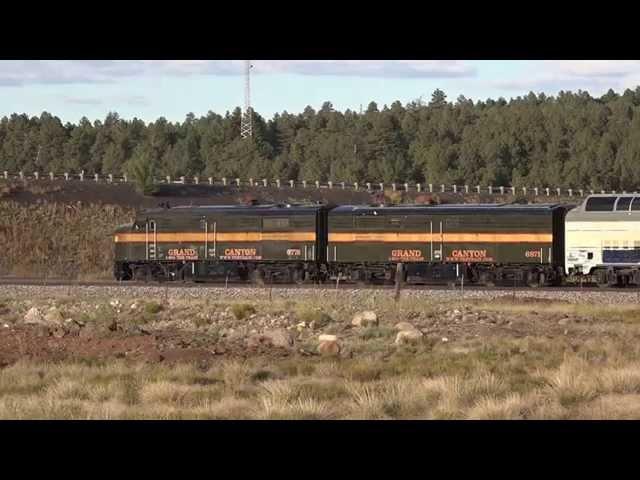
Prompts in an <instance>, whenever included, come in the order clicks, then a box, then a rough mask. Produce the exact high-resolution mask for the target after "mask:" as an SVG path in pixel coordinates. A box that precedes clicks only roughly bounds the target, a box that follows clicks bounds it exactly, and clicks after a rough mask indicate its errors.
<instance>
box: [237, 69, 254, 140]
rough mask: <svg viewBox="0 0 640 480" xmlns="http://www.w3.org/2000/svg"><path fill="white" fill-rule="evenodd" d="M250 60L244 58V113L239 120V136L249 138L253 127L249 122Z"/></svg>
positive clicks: (250, 115)
mask: <svg viewBox="0 0 640 480" xmlns="http://www.w3.org/2000/svg"><path fill="white" fill-rule="evenodd" d="M252 68H253V65H251V60H245V64H244V114H243V115H242V119H241V121H240V136H241V137H242V138H251V137H252V136H253V128H252V124H251V117H252V114H251V113H252V112H251V69H252Z"/></svg>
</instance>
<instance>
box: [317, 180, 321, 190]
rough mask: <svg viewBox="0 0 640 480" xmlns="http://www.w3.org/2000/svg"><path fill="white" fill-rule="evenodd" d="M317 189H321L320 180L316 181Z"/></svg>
mask: <svg viewBox="0 0 640 480" xmlns="http://www.w3.org/2000/svg"><path fill="white" fill-rule="evenodd" d="M316 188H320V180H316Z"/></svg>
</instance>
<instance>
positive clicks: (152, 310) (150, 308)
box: [144, 302, 163, 315]
mask: <svg viewBox="0 0 640 480" xmlns="http://www.w3.org/2000/svg"><path fill="white" fill-rule="evenodd" d="M162 310H163V306H162V305H160V304H159V303H156V302H150V303H146V304H145V306H144V311H145V313H149V314H152V315H155V314H156V313H159V312H161V311H162Z"/></svg>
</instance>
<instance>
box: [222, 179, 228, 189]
mask: <svg viewBox="0 0 640 480" xmlns="http://www.w3.org/2000/svg"><path fill="white" fill-rule="evenodd" d="M222 185H224V186H225V187H226V186H227V177H222Z"/></svg>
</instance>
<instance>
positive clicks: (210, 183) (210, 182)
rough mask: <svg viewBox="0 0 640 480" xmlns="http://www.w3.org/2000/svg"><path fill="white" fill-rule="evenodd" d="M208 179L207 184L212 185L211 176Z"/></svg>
mask: <svg viewBox="0 0 640 480" xmlns="http://www.w3.org/2000/svg"><path fill="white" fill-rule="evenodd" d="M208 180H209V185H213V177H209V178H208Z"/></svg>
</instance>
